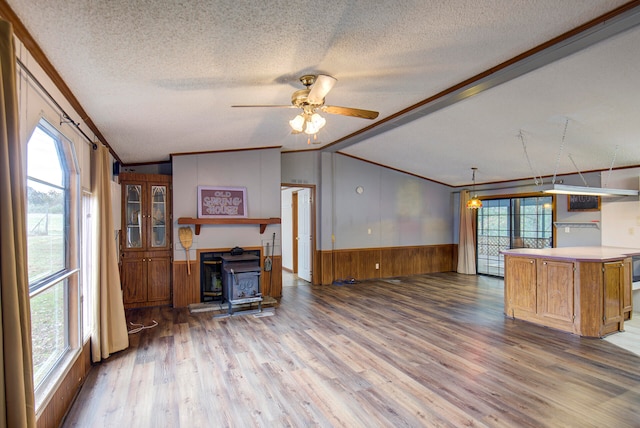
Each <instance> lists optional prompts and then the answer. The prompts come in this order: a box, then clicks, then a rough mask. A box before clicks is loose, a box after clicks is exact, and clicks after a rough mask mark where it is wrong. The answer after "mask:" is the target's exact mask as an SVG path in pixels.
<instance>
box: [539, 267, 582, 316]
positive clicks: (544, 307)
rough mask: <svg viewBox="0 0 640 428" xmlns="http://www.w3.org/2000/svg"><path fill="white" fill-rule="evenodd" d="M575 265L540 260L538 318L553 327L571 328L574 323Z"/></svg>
mask: <svg viewBox="0 0 640 428" xmlns="http://www.w3.org/2000/svg"><path fill="white" fill-rule="evenodd" d="M573 274H574V264H573V262H566V261H557V260H538V316H541V317H544V318H545V320H546V322H548V323H549V325H550V326H552V327H557V328H570V327H571V325H572V324H573V321H574V313H575V312H574V277H573Z"/></svg>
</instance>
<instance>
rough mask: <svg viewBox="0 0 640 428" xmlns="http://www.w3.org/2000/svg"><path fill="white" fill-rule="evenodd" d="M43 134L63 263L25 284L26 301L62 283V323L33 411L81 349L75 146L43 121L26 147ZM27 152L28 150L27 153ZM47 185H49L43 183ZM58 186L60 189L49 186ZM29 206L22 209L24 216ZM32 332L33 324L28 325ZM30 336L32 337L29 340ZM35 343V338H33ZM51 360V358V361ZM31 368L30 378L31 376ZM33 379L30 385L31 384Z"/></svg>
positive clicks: (78, 169) (80, 282)
mask: <svg viewBox="0 0 640 428" xmlns="http://www.w3.org/2000/svg"><path fill="white" fill-rule="evenodd" d="M38 129H39V130H41V131H43V132H44V133H46V134H47V135H48V136H49V137H50V138H51V140H52V141H53V142H54V143H55V146H56V150H57V152H58V160H59V162H60V167H61V168H62V184H63V186H62V187H63V188H64V208H63V220H62V223H63V242H64V243H63V250H62V251H63V252H64V255H63V257H64V261H63V268H62V269H60V270H57V271H55V272H51V273H49V274H48V275H47V276H46V277H44V278H39V279H38V280H36V281H34V282H33V283H31V282H30V283H29V298H30V300H31V301H33V299H34V298H36V297H38V296H39V295H41V294H42V293H45V292H46V291H49V290H52V289H53V288H54V287H56V286H57V285H59V284H62V287H63V288H62V293H63V295H62V299H63V302H62V305H63V308H62V311H63V316H64V319H63V323H64V327H63V328H64V333H63V334H64V347H62V348H61V350H60V351H59V354H58V355H53V356H51V357H50V358H51V361H47V365H46V366H45V368H46V372H43V373H42V374H41V377H40V379H39V380H38V383H37V384H35V385H34V386H35V398H36V411H37V410H38V409H39V407H40V406H41V404H43V403H44V402H46V401H47V400H48V399H49V396H50V394H51V393H52V392H53V391H54V390H55V389H56V388H57V386H58V384H59V383H60V381H61V379H62V376H63V375H64V373H65V372H66V371H67V369H68V367H69V364H70V363H71V362H72V361H73V359H74V358H75V357H76V355H78V354H79V352H80V350H81V340H80V339H81V337H82V334H81V333H82V331H81V328H82V319H81V314H82V312H81V308H80V296H81V285H82V281H83V279H82V272H81V254H80V251H81V241H80V238H81V227H80V221H79V214H80V213H81V212H82V211H81V200H82V192H81V188H80V187H81V186H80V180H81V177H80V168H79V166H78V158H77V156H76V151H75V145H74V144H73V142H72V141H71V140H70V139H68V138H67V137H66V136H65V135H64V134H63V133H62V132H60V131H59V130H58V129H56V128H55V127H54V126H53V125H51V124H50V123H49V122H47V121H46V120H45V119H44V118H41V119H40V121H39V122H38V123H37V124H36V126H35V127H34V128H33V130H32V132H31V133H30V134H29V137H28V140H27V145H28V144H29V142H30V141H31V138H32V137H33V135H34V133H35V132H36V130H38ZM27 153H28V150H27ZM27 165H29V157H28V156H27ZM29 180H34V181H36V182H41V183H42V180H39V179H35V178H34V177H30V176H28V168H27V182H28V181H29ZM42 184H45V185H47V186H52V183H48V182H46V181H45V182H43V183H42ZM52 187H60V186H52ZM29 212H30V211H29V207H27V209H26V213H27V214H28V213H29ZM32 333H33V325H32ZM33 340H34V336H32V341H33ZM36 340H37V338H36ZM54 357H55V359H54ZM35 374H36V373H35V367H34V377H35ZM35 381H36V380H35V379H34V383H35Z"/></svg>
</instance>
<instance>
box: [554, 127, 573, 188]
mask: <svg viewBox="0 0 640 428" xmlns="http://www.w3.org/2000/svg"><path fill="white" fill-rule="evenodd" d="M568 126H569V118H567V120H566V121H565V122H564V131H563V132H562V142H561V143H560V152H558V159H556V169H555V170H554V171H553V179H552V180H551V183H552V184H556V174H557V173H558V165H560V156H562V151H563V149H564V138H565V137H566V136H567V127H568Z"/></svg>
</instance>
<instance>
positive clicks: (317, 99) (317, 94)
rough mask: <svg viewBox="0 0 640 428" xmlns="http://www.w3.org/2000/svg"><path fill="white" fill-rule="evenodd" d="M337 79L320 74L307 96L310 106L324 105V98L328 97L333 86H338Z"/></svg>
mask: <svg viewBox="0 0 640 428" xmlns="http://www.w3.org/2000/svg"><path fill="white" fill-rule="evenodd" d="M336 81H337V79H336V78H335V77H331V76H327V75H326V74H318V76H317V77H316V81H315V83H314V84H313V86H311V91H310V92H309V95H308V96H307V100H308V102H309V104H322V103H323V102H324V97H326V96H327V94H328V93H329V91H330V90H331V88H333V85H335V84H336Z"/></svg>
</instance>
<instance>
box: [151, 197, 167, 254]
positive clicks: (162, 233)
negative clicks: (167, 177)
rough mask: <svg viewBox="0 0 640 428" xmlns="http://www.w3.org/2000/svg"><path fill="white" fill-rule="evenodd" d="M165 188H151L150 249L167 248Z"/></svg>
mask: <svg viewBox="0 0 640 428" xmlns="http://www.w3.org/2000/svg"><path fill="white" fill-rule="evenodd" d="M166 219H167V186H158V185H152V186H151V247H154V248H160V247H166V246H167V226H166V224H165V223H166Z"/></svg>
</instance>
